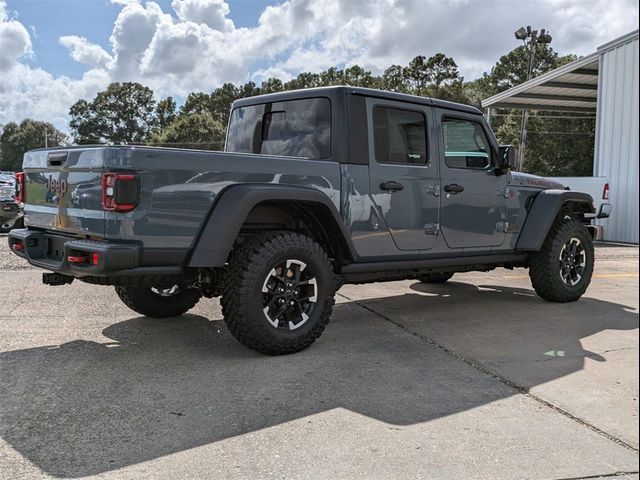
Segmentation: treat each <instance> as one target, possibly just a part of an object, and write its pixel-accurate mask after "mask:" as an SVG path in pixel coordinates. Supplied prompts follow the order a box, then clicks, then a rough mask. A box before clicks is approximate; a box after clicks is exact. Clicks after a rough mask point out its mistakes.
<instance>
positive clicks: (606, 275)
mask: <svg viewBox="0 0 640 480" xmlns="http://www.w3.org/2000/svg"><path fill="white" fill-rule="evenodd" d="M637 276H638V274H637V273H596V274H595V275H593V276H592V277H591V278H623V277H627V278H635V277H637ZM504 278H509V279H511V280H524V279H527V278H529V275H505V276H504Z"/></svg>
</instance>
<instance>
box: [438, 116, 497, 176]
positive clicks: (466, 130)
mask: <svg viewBox="0 0 640 480" xmlns="http://www.w3.org/2000/svg"><path fill="white" fill-rule="evenodd" d="M442 134H443V136H444V160H445V163H446V164H447V166H448V167H451V168H473V169H478V170H483V169H486V168H488V167H489V166H490V165H491V147H490V145H489V141H488V140H487V136H486V135H485V133H484V130H483V129H482V125H480V124H479V123H478V122H474V121H471V120H462V119H458V118H443V119H442Z"/></svg>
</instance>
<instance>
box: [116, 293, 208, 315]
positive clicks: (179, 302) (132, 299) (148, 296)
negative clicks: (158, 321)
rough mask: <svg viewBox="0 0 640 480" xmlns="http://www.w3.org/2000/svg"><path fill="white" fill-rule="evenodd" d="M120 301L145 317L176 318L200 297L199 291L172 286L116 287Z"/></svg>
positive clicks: (193, 305)
mask: <svg viewBox="0 0 640 480" xmlns="http://www.w3.org/2000/svg"><path fill="white" fill-rule="evenodd" d="M116 293H117V294H118V296H119V297H120V300H122V302H123V303H124V304H125V305H126V306H127V307H129V308H130V309H131V310H133V311H134V312H137V313H139V314H141V315H144V316H146V317H153V318H166V317H177V316H179V315H182V314H183V313H186V312H187V311H189V310H191V309H192V308H193V307H195V305H196V303H198V301H199V300H200V298H201V297H202V293H201V292H200V291H199V290H195V289H192V288H182V287H179V286H178V285H174V286H172V287H170V288H156V287H125V286H117V287H116Z"/></svg>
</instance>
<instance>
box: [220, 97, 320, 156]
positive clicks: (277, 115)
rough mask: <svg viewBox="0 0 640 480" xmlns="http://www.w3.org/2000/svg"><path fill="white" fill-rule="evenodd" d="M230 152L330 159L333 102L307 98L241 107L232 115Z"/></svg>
mask: <svg viewBox="0 0 640 480" xmlns="http://www.w3.org/2000/svg"><path fill="white" fill-rule="evenodd" d="M226 151H227V152H240V153H261V154H266V155H282V156H287V157H304V158H310V159H316V160H319V159H327V158H330V157H331V102H330V101H329V99H328V98H307V99H301V100H289V101H286V102H273V103H266V104H262V105H250V106H247V107H239V108H236V109H234V110H233V112H232V113H231V119H230V120H229V133H228V135H227V145H226Z"/></svg>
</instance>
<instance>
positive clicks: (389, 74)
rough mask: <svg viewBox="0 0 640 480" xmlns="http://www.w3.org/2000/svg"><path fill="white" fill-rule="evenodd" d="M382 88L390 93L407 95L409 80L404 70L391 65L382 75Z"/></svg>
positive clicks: (398, 66)
mask: <svg viewBox="0 0 640 480" xmlns="http://www.w3.org/2000/svg"><path fill="white" fill-rule="evenodd" d="M382 88H383V89H385V90H389V91H390V92H400V93H407V92H408V91H409V80H408V78H407V76H406V72H405V69H404V68H403V67H401V66H400V65H391V66H390V67H389V68H387V69H386V70H385V71H384V73H383V74H382Z"/></svg>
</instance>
